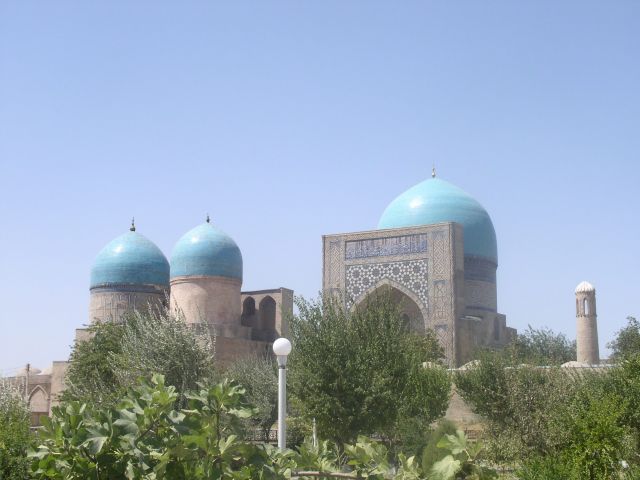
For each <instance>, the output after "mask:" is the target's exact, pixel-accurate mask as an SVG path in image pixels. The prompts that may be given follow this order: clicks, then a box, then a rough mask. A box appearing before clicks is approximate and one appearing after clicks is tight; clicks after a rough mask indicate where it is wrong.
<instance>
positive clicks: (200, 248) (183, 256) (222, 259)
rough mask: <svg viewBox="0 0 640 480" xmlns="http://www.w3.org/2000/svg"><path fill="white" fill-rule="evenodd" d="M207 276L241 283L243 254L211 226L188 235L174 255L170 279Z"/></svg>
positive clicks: (183, 237) (174, 250) (174, 251)
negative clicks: (235, 280) (231, 279)
mask: <svg viewBox="0 0 640 480" xmlns="http://www.w3.org/2000/svg"><path fill="white" fill-rule="evenodd" d="M182 276H208V277H228V278H237V279H238V280H240V281H242V254H241V253H240V249H239V248H238V245H236V242H234V241H233V239H232V238H231V237H230V236H229V235H227V234H226V233H224V232H223V231H222V230H220V229H219V228H216V227H214V226H213V225H211V224H210V223H209V222H207V223H203V224H202V225H199V226H197V227H196V228H194V229H193V230H190V231H188V232H187V233H185V234H184V235H183V236H182V238H181V239H180V240H178V243H176V246H175V247H174V248H173V252H172V253H171V278H174V277H182Z"/></svg>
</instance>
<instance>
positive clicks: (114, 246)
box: [90, 232, 169, 288]
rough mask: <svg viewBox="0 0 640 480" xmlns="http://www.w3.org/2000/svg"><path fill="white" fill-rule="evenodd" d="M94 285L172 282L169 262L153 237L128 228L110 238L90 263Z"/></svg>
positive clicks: (161, 283)
mask: <svg viewBox="0 0 640 480" xmlns="http://www.w3.org/2000/svg"><path fill="white" fill-rule="evenodd" d="M90 283H91V288H95V287H104V286H109V285H114V284H118V285H158V286H162V287H167V286H169V262H168V261H167V259H166V258H165V256H164V254H163V253H162V251H161V250H160V249H159V248H158V247H157V246H156V244H155V243H153V242H152V241H151V240H149V239H148V238H146V237H145V236H143V235H140V234H139V233H137V232H127V233H125V234H123V235H120V236H119V237H117V238H115V239H113V240H111V242H109V243H108V244H107V245H106V246H105V247H104V248H103V249H102V250H101V251H100V253H98V256H97V257H96V259H95V261H94V262H93V266H92V267H91V282H90Z"/></svg>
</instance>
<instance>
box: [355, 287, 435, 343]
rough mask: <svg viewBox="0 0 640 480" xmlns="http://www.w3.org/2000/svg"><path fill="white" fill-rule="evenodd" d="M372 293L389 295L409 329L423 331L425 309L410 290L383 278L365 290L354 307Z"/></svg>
mask: <svg viewBox="0 0 640 480" xmlns="http://www.w3.org/2000/svg"><path fill="white" fill-rule="evenodd" d="M372 295H373V296H375V295H389V296H390V298H391V301H392V302H393V303H394V304H396V305H398V308H399V309H400V316H401V317H402V318H403V319H404V321H405V322H406V323H407V324H408V326H409V328H410V330H411V331H412V332H415V333H422V334H424V333H425V324H426V316H425V313H424V312H425V310H424V308H421V305H419V304H418V302H419V301H418V300H417V298H416V297H415V295H413V294H411V292H408V291H406V290H405V289H404V288H402V287H401V286H400V285H396V284H394V282H391V281H389V280H383V281H382V282H380V283H378V284H377V285H375V286H374V287H373V288H371V289H370V290H369V291H368V292H366V293H365V294H364V295H363V296H362V297H361V299H360V300H359V301H358V303H357V304H356V305H355V307H356V308H358V307H359V306H360V305H362V304H363V303H364V302H366V300H367V299H368V298H371V296H372ZM412 297H413V298H412Z"/></svg>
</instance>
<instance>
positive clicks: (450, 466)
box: [429, 435, 461, 480]
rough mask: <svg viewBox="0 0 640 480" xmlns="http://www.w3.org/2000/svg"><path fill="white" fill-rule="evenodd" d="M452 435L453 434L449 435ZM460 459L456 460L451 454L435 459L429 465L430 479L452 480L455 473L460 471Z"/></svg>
mask: <svg viewBox="0 0 640 480" xmlns="http://www.w3.org/2000/svg"><path fill="white" fill-rule="evenodd" d="M451 436H453V435H451ZM460 467H461V463H460V460H456V459H455V458H453V457H452V456H451V455H447V456H446V457H444V458H443V459H442V460H439V461H437V462H436V463H434V464H433V467H431V472H430V474H429V479H430V480H452V479H454V478H455V476H456V473H458V472H459V471H460Z"/></svg>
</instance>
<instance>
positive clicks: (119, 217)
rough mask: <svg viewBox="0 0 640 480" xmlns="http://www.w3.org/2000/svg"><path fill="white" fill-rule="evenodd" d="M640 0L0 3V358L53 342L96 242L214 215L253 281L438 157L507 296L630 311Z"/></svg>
mask: <svg viewBox="0 0 640 480" xmlns="http://www.w3.org/2000/svg"><path fill="white" fill-rule="evenodd" d="M639 127H640V2H638V1H636V0H630V1H622V0H621V1H610V2H606V1H585V0H576V1H563V2H558V1H555V0H549V1H540V0H535V1H534V0H531V1H528V2H524V1H521V2H514V1H511V0H505V1H482V2H477V1H470V0H469V1H458V2H451V1H448V0H447V1H445V0H442V1H439V2H434V1H404V2H392V1H387V2H378V1H370V0H367V1H348V2H346V1H343V0H340V1H326V0H323V1H316V2H311V1H306V2H300V1H277V2H276V1H255V2H242V1H233V2H224V3H223V2H210V1H180V2H175V1H166V2H162V1H157V0H154V1H136V2H131V1H124V0H123V1H109V2H85V1H79V0H78V1H75V2H69V1H62V0H56V1H55V2H40V1H28V0H13V1H11V0H6V1H3V2H1V3H0V222H1V224H0V232H1V233H0V265H1V266H2V271H1V273H2V275H0V327H1V333H0V371H1V372H3V373H5V374H8V373H11V372H12V370H11V369H12V368H13V367H17V366H20V365H22V364H24V363H26V362H27V361H30V362H31V363H32V364H34V365H36V366H39V367H41V368H42V367H44V366H46V365H47V364H48V363H49V362H50V361H51V360H54V359H56V360H60V359H65V358H66V357H67V355H68V352H69V345H70V344H71V343H72V340H73V335H74V329H75V328H77V327H80V326H81V325H82V324H84V323H86V321H87V317H88V294H89V291H88V288H89V285H88V282H89V270H90V267H91V263H92V260H93V258H94V256H95V255H96V253H97V252H98V251H99V250H100V249H101V248H102V246H103V245H104V244H105V243H107V242H108V241H109V240H111V239H112V238H113V237H115V236H117V235H119V234H121V233H123V232H124V231H126V229H127V228H128V225H129V220H130V218H131V216H133V215H135V217H136V220H137V224H138V231H139V232H141V233H143V234H144V235H146V236H148V237H149V238H150V239H152V240H153V241H154V242H156V243H157V244H158V245H159V246H160V248H161V249H162V250H163V251H164V252H165V254H166V255H167V256H169V254H170V252H171V249H172V247H173V245H174V243H175V242H176V241H177V239H178V238H179V237H180V236H181V235H182V234H183V233H184V232H186V231H187V230H188V229H190V228H192V227H193V226H195V225H197V224H199V223H201V222H202V221H203V220H204V216H205V214H206V212H209V213H210V214H211V215H212V218H213V221H214V222H215V223H216V224H217V225H218V226H220V227H221V228H223V229H224V230H225V231H227V232H228V233H229V234H230V235H232V236H233V237H234V238H235V240H236V241H237V243H238V244H239V246H240V248H241V249H242V253H243V256H244V265H245V267H244V274H245V275H244V276H245V281H244V289H247V290H249V289H262V288H270V287H279V286H286V287H290V288H293V289H295V290H296V292H298V293H299V294H303V295H305V296H313V295H315V294H316V292H317V291H318V290H319V289H320V284H321V235H322V234H328V233H339V232H347V231H357V230H367V229H372V228H374V227H375V226H376V224H377V221H378V218H379V216H380V214H381V213H382V211H383V210H384V208H385V206H386V205H387V204H388V203H389V202H390V201H391V200H392V199H393V198H394V197H395V196H396V195H397V194H399V193H401V192H402V191H404V190H405V189H407V188H408V187H410V186H412V185H413V184H415V183H418V182H419V181H421V180H423V179H424V178H427V177H428V176H429V175H430V171H431V166H432V163H434V162H435V164H436V167H437V169H438V173H439V176H440V177H441V178H444V179H446V180H449V181H451V182H453V183H454V184H456V185H458V186H460V187H461V188H463V189H465V190H466V191H468V192H469V193H471V194H472V195H473V196H475V197H476V198H477V199H478V200H479V201H480V202H481V203H482V204H483V205H484V206H485V207H486V209H487V210H488V211H489V213H490V215H491V216H492V219H493V222H494V225H495V228H496V232H497V236H498V249H499V257H500V266H499V269H498V302H499V310H500V312H503V313H505V314H506V315H507V318H508V323H509V324H510V325H512V326H514V327H516V328H518V329H524V328H526V326H527V324H531V325H533V326H536V327H539V326H543V325H546V326H549V327H551V328H553V329H555V330H560V331H562V332H565V333H566V334H567V335H568V336H569V337H571V338H574V337H575V313H574V305H575V304H574V294H573V289H574V288H575V286H576V285H577V284H578V283H579V282H580V281H582V280H589V281H590V282H592V283H593V284H594V285H595V286H596V289H597V301H598V314H599V329H600V342H601V345H602V346H604V344H605V343H606V342H607V341H608V340H610V339H611V337H612V336H613V334H614V332H615V331H616V330H618V329H620V328H621V327H622V326H623V325H624V324H625V316H626V315H630V314H635V315H639V314H640V300H639V297H640V280H639V279H638V273H639V272H640V260H639V252H638V250H639V246H640V243H639V239H638V237H639V226H638V210H639V206H640V201H639V200H638V193H637V191H638V185H639V181H640V166H639V158H638V157H639V154H638V152H640V128H639Z"/></svg>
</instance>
